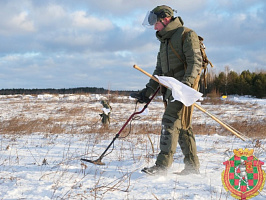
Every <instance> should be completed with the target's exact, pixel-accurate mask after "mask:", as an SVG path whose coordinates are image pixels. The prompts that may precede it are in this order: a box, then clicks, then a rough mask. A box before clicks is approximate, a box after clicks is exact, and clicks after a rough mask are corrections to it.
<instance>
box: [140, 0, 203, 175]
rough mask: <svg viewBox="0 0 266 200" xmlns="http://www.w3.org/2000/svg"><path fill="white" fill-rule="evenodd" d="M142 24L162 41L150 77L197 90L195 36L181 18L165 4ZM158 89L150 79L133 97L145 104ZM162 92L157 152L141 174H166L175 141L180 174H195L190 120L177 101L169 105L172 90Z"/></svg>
mask: <svg viewBox="0 0 266 200" xmlns="http://www.w3.org/2000/svg"><path fill="white" fill-rule="evenodd" d="M143 25H144V26H152V27H154V29H155V30H156V37H157V38H158V40H159V41H160V42H161V43H160V50H159V53H158V55H157V64H156V68H155V70H154V72H153V75H164V76H170V77H174V78H176V79H177V80H179V81H181V82H183V83H184V84H186V85H188V86H190V87H193V88H197V85H198V83H196V81H195V80H196V78H197V77H198V76H199V75H200V73H201V65H202V57H201V53H200V45H199V40H198V36H197V34H196V33H195V32H194V31H193V30H191V29H188V28H186V27H184V26H183V21H182V19H181V18H180V17H174V14H173V10H172V9H171V8H170V7H168V6H164V5H163V6H157V7H156V8H154V9H153V10H152V11H150V12H148V13H147V16H146V18H145V20H144V22H143ZM177 54H178V55H177ZM157 88H158V83H157V82H156V81H154V80H152V79H150V81H149V82H148V84H147V85H146V88H144V89H143V90H141V91H140V92H139V93H138V94H135V95H137V97H136V96H135V97H136V98H138V99H139V101H140V102H147V101H148V100H149V99H148V98H149V97H150V95H152V94H153V93H154V92H155V90H156V89H157ZM165 90H166V91H165V92H164V93H163V95H164V99H165V100H166V102H167V106H166V109H165V112H164V115H163V118H162V129H161V137H160V153H159V155H158V157H157V160H156V163H155V165H154V166H152V167H149V168H144V169H143V170H142V171H143V172H146V173H148V174H157V173H161V172H165V171H166V169H167V168H169V167H170V166H171V165H172V162H173V154H174V153H175V151H176V146H177V142H178V143H179V145H180V147H181V149H182V152H183V154H184V163H185V168H184V169H183V170H182V171H181V173H180V174H191V173H192V174H198V173H199V160H198V156H197V149H196V142H195V137H194V135H193V132H192V128H191V124H190V121H188V120H189V119H185V120H184V119H183V118H182V113H183V111H184V110H185V108H187V107H185V106H184V105H183V104H182V103H181V102H179V101H173V102H172V101H171V100H173V97H172V95H171V91H170V90H169V89H165ZM191 114H192V111H191ZM182 121H187V122H185V123H186V124H188V126H185V125H183V123H182Z"/></svg>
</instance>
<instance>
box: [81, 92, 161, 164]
mask: <svg viewBox="0 0 266 200" xmlns="http://www.w3.org/2000/svg"><path fill="white" fill-rule="evenodd" d="M159 90H160V87H158V88H157V90H156V91H155V93H154V94H153V95H152V97H151V98H150V100H149V102H148V103H146V104H145V106H144V107H143V108H142V110H141V111H139V112H134V113H133V114H132V115H131V116H130V117H129V118H128V120H127V121H126V123H125V124H124V125H123V126H122V128H121V129H120V130H119V131H118V133H117V134H116V135H115V137H114V138H113V140H112V142H111V143H110V144H109V145H108V146H107V148H106V149H105V150H104V152H103V153H102V155H101V156H100V157H99V158H98V159H96V160H87V159H83V158H82V159H81V160H82V161H86V162H90V163H93V164H97V165H104V163H103V162H101V160H102V158H103V157H104V155H105V154H106V152H107V151H108V149H109V148H110V147H111V146H112V144H113V143H114V142H115V140H116V139H117V138H118V137H119V135H120V134H121V132H122V131H123V130H124V128H125V127H126V125H127V124H128V123H129V122H130V120H131V119H132V118H133V117H134V116H135V115H138V114H141V113H142V112H143V111H144V110H145V109H146V108H147V107H148V105H149V104H150V102H151V101H152V100H153V99H154V97H155V96H156V94H157V93H158V91H159Z"/></svg>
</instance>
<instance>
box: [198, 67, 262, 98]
mask: <svg viewBox="0 0 266 200" xmlns="http://www.w3.org/2000/svg"><path fill="white" fill-rule="evenodd" d="M200 86H201V87H200V88H201V90H200V91H201V92H203V93H204V94H208V93H210V92H215V93H217V94H220V95H233V94H237V95H251V96H254V97H257V98H263V97H266V73H265V72H259V73H255V72H253V73H251V72H250V71H249V70H245V71H243V72H242V73H240V74H238V73H236V72H234V71H230V72H220V73H219V74H218V75H215V76H214V77H213V76H210V75H209V76H208V85H207V89H205V88H204V84H203V81H202V82H201V83H200Z"/></svg>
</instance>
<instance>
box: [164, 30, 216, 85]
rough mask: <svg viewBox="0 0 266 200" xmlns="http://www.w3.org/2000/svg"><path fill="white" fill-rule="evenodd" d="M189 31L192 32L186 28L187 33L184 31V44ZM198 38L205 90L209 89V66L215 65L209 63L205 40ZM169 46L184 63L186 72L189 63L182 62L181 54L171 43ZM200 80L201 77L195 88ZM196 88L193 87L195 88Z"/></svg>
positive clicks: (197, 80)
mask: <svg viewBox="0 0 266 200" xmlns="http://www.w3.org/2000/svg"><path fill="white" fill-rule="evenodd" d="M189 31H191V29H189V28H186V29H185V31H184V33H183V35H182V42H184V40H185V37H186V34H187V33H188V32H189ZM198 38H199V45H200V53H201V57H202V66H201V71H202V70H204V71H203V79H204V86H205V88H207V73H206V72H208V68H207V67H208V64H210V65H211V67H213V64H212V63H211V61H209V59H208V57H207V54H206V52H205V49H206V47H205V45H204V43H203V40H204V39H203V37H201V36H198ZM169 44H170V47H171V49H172V51H173V52H174V53H175V55H176V56H177V58H178V59H179V60H180V61H181V62H183V63H184V67H185V70H186V68H187V63H186V61H183V60H182V58H181V57H180V55H179V54H178V53H177V52H176V50H175V49H174V47H173V45H172V44H171V42H169ZM199 79H200V75H199V76H198V77H197V78H196V80H195V83H194V84H193V86H194V87H198V82H199ZM194 87H193V88H194ZM194 89H197V88H194Z"/></svg>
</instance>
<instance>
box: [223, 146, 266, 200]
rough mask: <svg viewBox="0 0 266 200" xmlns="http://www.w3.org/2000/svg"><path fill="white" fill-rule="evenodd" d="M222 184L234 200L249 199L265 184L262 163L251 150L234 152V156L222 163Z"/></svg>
mask: <svg viewBox="0 0 266 200" xmlns="http://www.w3.org/2000/svg"><path fill="white" fill-rule="evenodd" d="M223 164H224V165H225V166H226V167H225V170H224V171H223V172H222V182H223V186H224V188H225V190H226V191H230V192H231V196H233V197H234V198H236V199H241V200H246V199H251V198H253V197H255V196H257V195H258V194H259V192H260V191H262V189H263V187H264V184H265V172H264V171H263V170H262V168H261V166H262V165H264V162H262V161H260V160H259V159H257V158H256V157H255V156H254V155H253V149H252V150H249V149H245V150H243V149H239V150H236V149H235V150H234V156H232V157H231V158H230V159H229V160H227V161H225V162H224V163H223Z"/></svg>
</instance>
